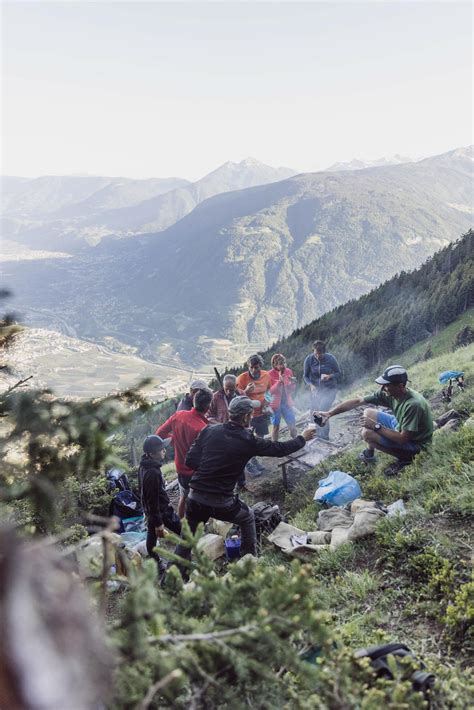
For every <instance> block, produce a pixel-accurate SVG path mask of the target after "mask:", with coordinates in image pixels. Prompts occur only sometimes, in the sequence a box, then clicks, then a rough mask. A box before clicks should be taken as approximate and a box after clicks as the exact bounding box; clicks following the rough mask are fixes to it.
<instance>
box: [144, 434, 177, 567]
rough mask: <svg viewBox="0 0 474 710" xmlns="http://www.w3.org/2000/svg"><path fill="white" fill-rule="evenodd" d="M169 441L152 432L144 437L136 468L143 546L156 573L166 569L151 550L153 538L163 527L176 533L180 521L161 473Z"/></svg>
mask: <svg viewBox="0 0 474 710" xmlns="http://www.w3.org/2000/svg"><path fill="white" fill-rule="evenodd" d="M170 441H171V439H162V438H161V437H160V436H156V435H152V436H147V438H146V439H145V441H144V443H143V452H144V453H143V456H142V458H141V460H140V467H139V469H138V482H139V486H140V498H141V503H142V510H143V512H144V514H145V517H146V520H147V526H148V533H147V538H146V549H147V551H148V554H149V555H150V557H153V559H154V560H156V562H157V565H158V572H159V574H161V573H162V572H164V570H165V569H166V563H165V562H164V561H163V560H161V559H160V557H159V555H157V554H156V552H155V551H154V548H155V547H156V541H157V539H158V538H159V537H164V536H165V527H166V528H168V530H171V532H174V533H176V534H177V535H180V534H181V521H180V519H179V517H178V515H177V514H176V513H175V511H174V510H173V508H172V506H171V503H170V499H169V497H168V493H167V492H166V487H165V482H164V480H163V475H162V473H161V464H162V463H163V461H164V458H165V449H166V447H167V446H168V444H169V443H170Z"/></svg>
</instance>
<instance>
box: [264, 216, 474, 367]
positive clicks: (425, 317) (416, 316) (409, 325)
mask: <svg viewBox="0 0 474 710" xmlns="http://www.w3.org/2000/svg"><path fill="white" fill-rule="evenodd" d="M473 306H474V232H472V230H470V231H469V232H468V233H467V234H465V235H464V236H463V237H462V238H461V239H459V240H458V241H457V242H454V243H453V244H450V245H448V246H447V247H445V248H444V249H442V250H441V251H439V252H437V253H436V254H435V255H434V256H433V257H430V258H429V259H428V260H427V261H426V262H425V264H423V266H421V267H420V268H419V269H416V270H415V271H412V272H410V273H406V272H402V273H400V274H398V275H397V276H395V277H394V278H392V279H390V281H387V282H386V283H384V284H382V285H381V286H379V287H378V288H376V289H374V290H373V291H371V292H370V293H368V294H367V295H365V296H362V297H361V298H359V299H357V300H353V301H349V302H348V303H345V304H344V305H343V306H339V307H338V308H335V309H334V310H333V311H330V312H329V313H325V314H324V315H323V316H321V318H317V319H316V320H314V321H312V322H311V323H309V324H308V325H307V326H305V327H304V328H300V329H297V330H295V331H294V332H293V333H292V334H291V335H290V336H288V337H287V338H284V339H282V340H280V341H278V342H276V343H275V344H274V345H273V346H272V348H271V349H270V350H269V351H268V352H267V353H266V358H267V359H269V356H270V353H272V352H275V351H277V352H284V353H285V354H286V355H287V357H288V361H289V363H290V366H291V367H293V368H294V369H295V371H296V372H297V373H299V374H300V373H301V370H302V364H303V360H304V357H305V356H306V355H307V354H308V352H310V351H311V343H312V342H313V341H314V340H317V339H320V340H326V341H327V342H328V343H329V346H330V348H331V349H332V350H334V351H335V352H337V354H338V357H339V359H340V361H341V364H342V365H343V367H344V370H345V375H346V378H347V380H349V381H350V380H353V379H356V378H357V377H358V376H360V373H362V372H365V371H366V370H367V369H369V368H371V367H373V366H374V365H376V364H378V363H380V362H382V361H384V360H385V359H386V358H388V357H390V356H391V355H395V354H398V353H402V352H403V351H405V350H406V349H407V348H409V347H410V346H411V345H413V344H414V343H416V342H419V341H420V340H423V339H425V338H428V337H429V336H430V335H431V334H433V333H435V332H436V331H438V330H440V329H442V328H443V327H445V326H446V325H448V324H449V323H451V322H452V321H454V320H455V319H456V318H457V317H458V316H459V315H461V314H462V313H465V312H466V311H468V310H469V309H470V308H472V307H473ZM472 327H473V328H474V318H473V323H472Z"/></svg>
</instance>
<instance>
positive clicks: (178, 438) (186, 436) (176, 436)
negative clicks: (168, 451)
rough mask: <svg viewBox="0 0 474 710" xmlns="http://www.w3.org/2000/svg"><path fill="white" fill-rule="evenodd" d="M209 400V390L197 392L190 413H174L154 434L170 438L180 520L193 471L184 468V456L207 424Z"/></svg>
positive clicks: (186, 467)
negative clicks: (177, 485)
mask: <svg viewBox="0 0 474 710" xmlns="http://www.w3.org/2000/svg"><path fill="white" fill-rule="evenodd" d="M211 399H212V393H211V391H210V390H208V389H206V390H198V391H197V392H196V394H195V395H194V406H193V408H192V409H191V411H189V412H188V411H186V410H181V411H179V412H175V413H174V414H172V415H171V417H169V419H167V420H166V421H165V423H164V424H162V425H161V426H159V427H158V429H157V430H156V432H155V433H156V434H157V436H162V437H163V436H169V435H171V437H172V438H171V440H172V442H173V448H174V464H175V466H176V473H177V474H178V484H179V503H178V515H179V517H180V518H183V517H184V511H185V507H186V497H187V495H188V493H189V482H190V480H191V476H192V475H193V470H192V469H191V468H189V467H188V466H186V463H185V459H186V454H187V453H188V451H189V449H190V447H191V444H192V443H193V441H194V439H195V438H196V437H197V435H198V434H199V432H200V431H201V429H204V427H206V426H208V424H209V420H208V419H207V417H206V413H207V411H208V409H209V405H210V404H211Z"/></svg>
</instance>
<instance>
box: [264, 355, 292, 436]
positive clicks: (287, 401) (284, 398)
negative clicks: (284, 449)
mask: <svg viewBox="0 0 474 710" xmlns="http://www.w3.org/2000/svg"><path fill="white" fill-rule="evenodd" d="M268 374H269V375H270V382H271V386H270V393H271V395H272V402H271V407H272V409H273V416H272V425H273V429H272V441H278V434H279V432H280V421H281V417H282V415H283V419H284V420H285V422H286V423H287V425H288V429H289V430H290V436H291V437H292V438H294V437H295V436H297V435H298V432H297V431H296V417H295V410H294V407H293V400H292V398H291V395H292V393H293V392H294V390H295V388H296V378H295V377H293V371H292V370H290V368H289V367H287V366H286V359H285V356H284V355H281V353H275V355H274V356H273V357H272V369H271V370H270V371H269V373H268Z"/></svg>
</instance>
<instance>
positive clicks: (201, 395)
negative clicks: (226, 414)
mask: <svg viewBox="0 0 474 710" xmlns="http://www.w3.org/2000/svg"><path fill="white" fill-rule="evenodd" d="M211 401H212V392H211V391H210V390H198V391H197V392H196V394H195V395H194V397H193V405H194V409H197V411H198V412H201V414H204V413H205V412H207V410H208V409H209V406H210V404H211Z"/></svg>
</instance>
